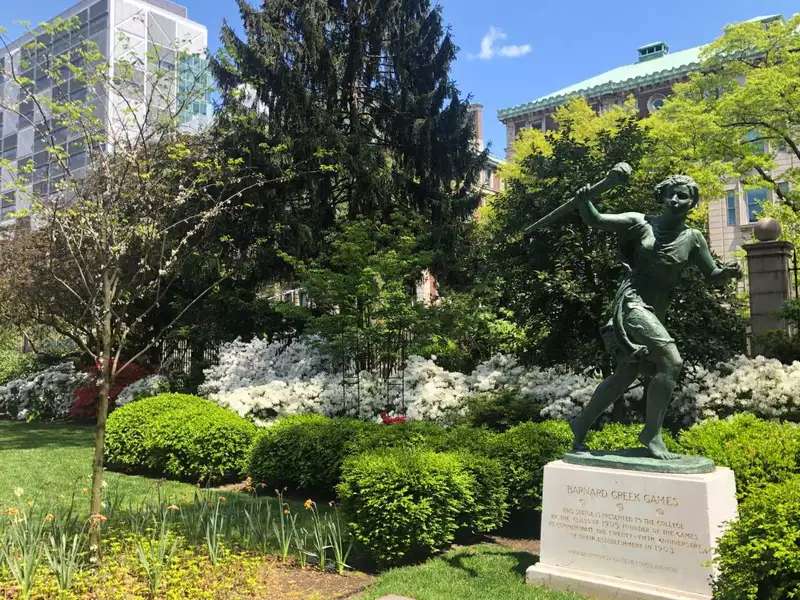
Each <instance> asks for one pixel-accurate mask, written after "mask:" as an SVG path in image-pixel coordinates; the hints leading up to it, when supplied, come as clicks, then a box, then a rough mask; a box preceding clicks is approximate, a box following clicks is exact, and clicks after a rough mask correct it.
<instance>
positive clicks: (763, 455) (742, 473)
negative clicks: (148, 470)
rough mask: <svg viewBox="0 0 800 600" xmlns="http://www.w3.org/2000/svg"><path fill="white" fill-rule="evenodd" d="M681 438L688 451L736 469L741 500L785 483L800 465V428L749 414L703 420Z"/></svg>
mask: <svg viewBox="0 0 800 600" xmlns="http://www.w3.org/2000/svg"><path fill="white" fill-rule="evenodd" d="M679 439H680V444H681V446H683V447H684V448H685V449H686V451H687V452H689V453H691V454H699V455H701V456H707V457H708V458H710V459H712V460H713V461H714V462H715V463H716V464H718V465H723V466H726V467H730V468H731V469H733V472H734V473H735V474H736V488H737V495H738V497H739V500H742V499H744V498H746V497H747V495H748V494H750V493H751V492H752V491H753V490H754V489H755V488H757V487H760V486H763V485H765V484H767V483H778V482H781V481H784V480H785V479H787V478H788V477H790V476H791V475H792V474H794V473H795V472H797V471H798V467H799V466H800V465H798V454H800V428H799V427H798V426H797V425H794V424H791V423H781V422H779V421H764V420H762V419H759V418H758V417H756V416H754V415H752V414H749V413H742V414H738V415H734V416H731V417H728V418H727V419H723V420H720V421H716V420H709V421H703V422H702V423H698V424H697V425H694V426H693V427H691V428H689V429H687V430H685V431H683V432H682V433H681V435H680V438H679Z"/></svg>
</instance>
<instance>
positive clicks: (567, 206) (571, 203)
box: [524, 162, 631, 233]
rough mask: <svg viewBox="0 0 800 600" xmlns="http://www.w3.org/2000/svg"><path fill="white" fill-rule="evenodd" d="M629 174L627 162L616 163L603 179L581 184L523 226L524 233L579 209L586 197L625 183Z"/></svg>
mask: <svg viewBox="0 0 800 600" xmlns="http://www.w3.org/2000/svg"><path fill="white" fill-rule="evenodd" d="M630 175H631V166H630V165H629V164H628V163H625V162H621V163H617V164H616V165H614V168H612V169H611V170H610V171H609V172H608V175H606V176H605V177H604V178H603V179H601V180H600V181H598V182H597V183H594V184H590V185H585V186H583V187H582V188H581V189H580V190H579V191H578V193H577V194H576V195H575V196H573V197H572V198H570V199H569V200H567V201H566V202H564V204H562V205H561V206H559V207H558V208H556V209H555V210H553V211H551V212H549V213H548V214H546V215H545V216H544V217H542V218H541V219H539V220H538V221H536V222H535V223H533V224H531V225H528V227H526V228H525V230H524V233H530V232H532V231H536V230H537V229H541V228H542V227H546V226H547V225H550V224H552V223H554V222H556V221H558V220H559V219H560V218H562V217H563V216H565V215H568V214H570V213H572V212H573V211H574V210H575V209H576V208H577V209H578V210H580V209H581V207H582V205H583V204H584V203H585V202H586V201H587V199H591V198H593V197H595V196H598V195H599V194H602V193H603V192H605V191H606V190H610V189H611V188H613V187H615V186H617V185H620V184H623V183H626V182H627V181H628V178H629V177H630ZM592 208H594V207H592ZM595 212H596V211H595ZM581 214H583V213H581ZM584 220H586V219H584Z"/></svg>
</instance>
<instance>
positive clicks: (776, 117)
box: [646, 16, 800, 209]
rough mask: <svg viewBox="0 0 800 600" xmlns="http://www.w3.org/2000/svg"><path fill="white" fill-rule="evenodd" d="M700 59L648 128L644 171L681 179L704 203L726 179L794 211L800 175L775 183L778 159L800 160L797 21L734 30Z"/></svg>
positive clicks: (752, 24)
mask: <svg viewBox="0 0 800 600" xmlns="http://www.w3.org/2000/svg"><path fill="white" fill-rule="evenodd" d="M701 58H702V68H701V69H700V70H699V71H698V72H696V73H695V74H694V75H693V76H692V77H691V78H690V79H689V81H688V82H686V83H681V84H678V85H676V86H675V87H674V94H673V95H672V96H671V97H670V98H669V99H668V100H667V102H665V104H664V106H663V108H662V109H661V110H659V111H658V112H656V113H655V114H654V115H652V116H650V117H649V118H648V119H647V120H646V124H647V126H648V128H649V129H650V133H651V135H652V136H653V138H654V140H655V144H654V145H653V147H652V150H651V156H650V157H649V159H648V164H650V165H653V166H657V167H659V168H662V169H665V170H680V171H685V172H687V173H688V174H690V175H692V176H693V177H695V179H696V180H697V181H698V183H700V185H701V188H702V189H704V190H705V193H706V194H707V195H708V196H717V195H719V193H720V192H721V189H722V182H723V181H724V179H725V177H737V178H742V179H744V180H745V181H746V182H747V183H750V184H753V185H755V184H758V185H767V186H769V187H771V188H772V189H773V191H774V193H775V195H776V197H777V198H779V199H781V200H782V201H783V202H785V203H787V204H789V205H790V206H792V207H793V208H795V209H797V208H798V204H797V202H798V196H797V194H796V193H795V192H793V191H791V189H792V188H796V187H797V184H798V182H800V170H798V169H797V168H796V167H792V168H789V169H788V170H785V171H784V172H783V173H782V174H781V175H780V176H776V175H775V173H776V172H775V167H776V156H777V154H778V152H787V153H789V155H791V156H792V157H793V159H794V161H795V162H796V161H797V160H800V16H794V17H792V18H790V19H787V20H783V19H777V20H772V21H769V22H761V21H751V22H746V23H739V24H736V25H732V26H730V27H728V28H727V29H726V30H725V33H724V35H722V36H721V37H720V38H719V39H717V40H715V41H714V42H713V43H711V44H709V45H708V46H707V47H706V48H704V50H703V52H702V55H701ZM783 182H787V183H789V184H790V186H789V188H788V189H787V188H786V186H783V185H781V184H782V183H783Z"/></svg>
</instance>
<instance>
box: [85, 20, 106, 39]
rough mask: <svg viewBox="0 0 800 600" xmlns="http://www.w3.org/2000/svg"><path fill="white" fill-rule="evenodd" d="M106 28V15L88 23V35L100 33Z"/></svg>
mask: <svg viewBox="0 0 800 600" xmlns="http://www.w3.org/2000/svg"><path fill="white" fill-rule="evenodd" d="M107 28H108V15H103V16H100V17H97V18H95V19H92V20H91V21H89V35H90V36H92V35H94V34H95V33H100V32H101V31H105V30H106V29H107Z"/></svg>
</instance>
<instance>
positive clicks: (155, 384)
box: [115, 375, 169, 406]
mask: <svg viewBox="0 0 800 600" xmlns="http://www.w3.org/2000/svg"><path fill="white" fill-rule="evenodd" d="M168 391H169V380H168V379H167V378H166V377H164V376H163V375H148V376H147V377H142V378H141V379H139V380H137V381H134V382H133V383H131V384H130V385H127V386H125V387H124V388H123V389H122V391H121V392H120V393H119V395H118V396H117V399H116V401H115V402H116V404H117V406H125V405H126V404H128V403H129V402H133V401H134V400H139V399H140V398H148V397H150V396H156V395H158V394H161V393H163V392H168Z"/></svg>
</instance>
